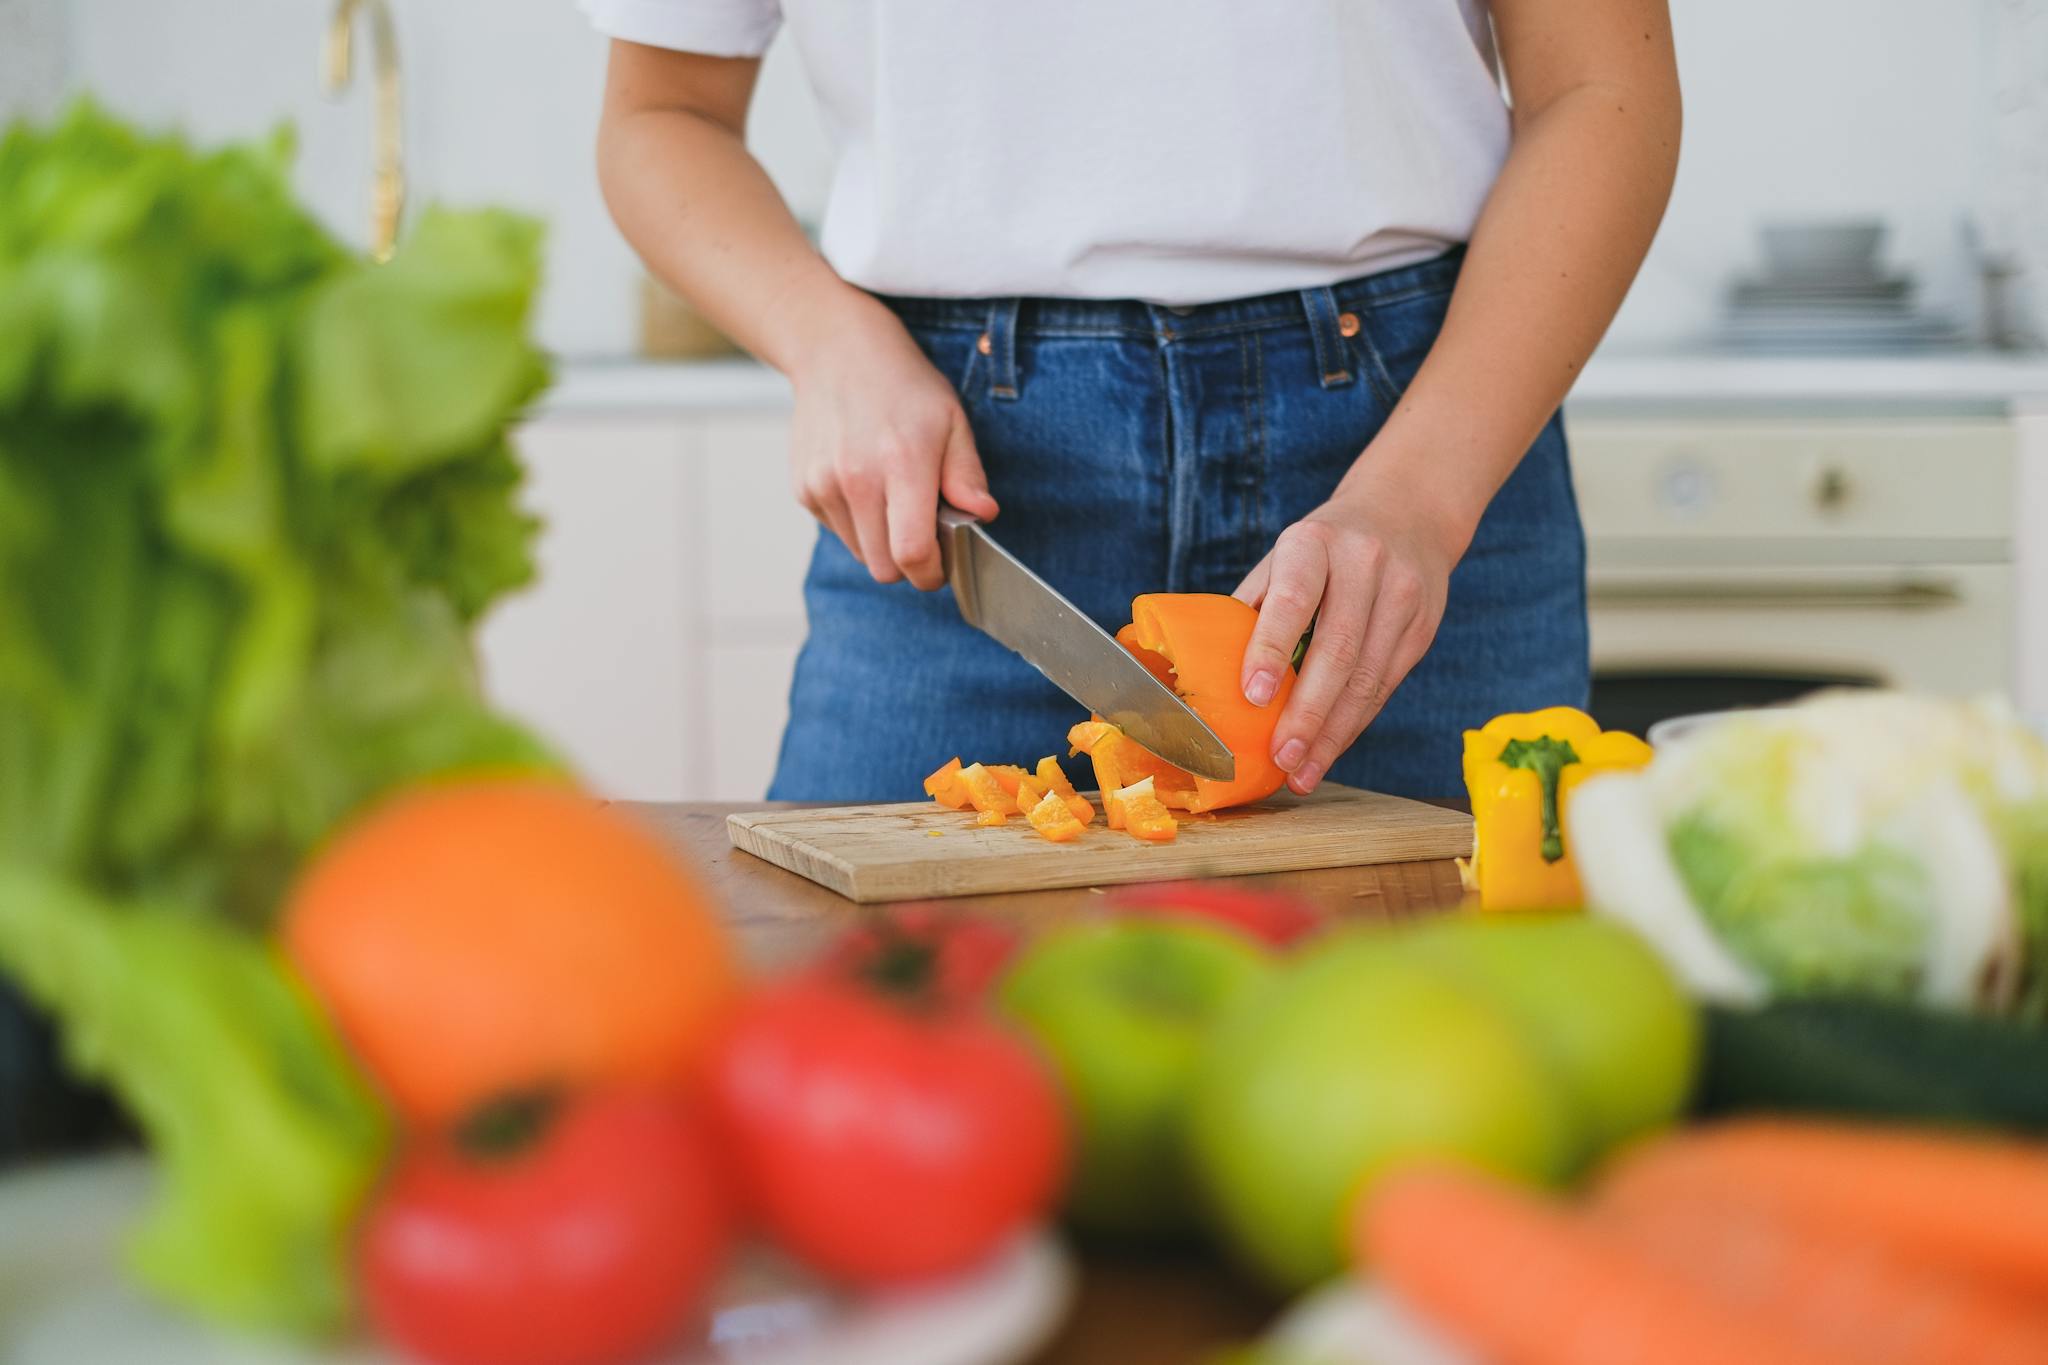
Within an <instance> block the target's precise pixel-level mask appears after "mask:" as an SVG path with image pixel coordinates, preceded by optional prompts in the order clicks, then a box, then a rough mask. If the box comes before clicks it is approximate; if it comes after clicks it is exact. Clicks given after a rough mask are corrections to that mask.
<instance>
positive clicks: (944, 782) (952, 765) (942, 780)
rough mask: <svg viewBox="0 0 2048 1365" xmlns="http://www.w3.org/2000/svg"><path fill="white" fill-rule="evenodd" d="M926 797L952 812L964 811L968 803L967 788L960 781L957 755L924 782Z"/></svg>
mask: <svg viewBox="0 0 2048 1365" xmlns="http://www.w3.org/2000/svg"><path fill="white" fill-rule="evenodd" d="M924 792H925V795H926V796H929V797H931V799H932V800H934V801H936V802H938V803H939V804H940V805H942V806H949V807H951V808H952V809H954V810H966V809H967V807H968V805H969V804H970V802H969V801H968V799H967V788H966V787H965V786H964V785H962V783H961V781H960V759H959V756H958V755H955V756H954V757H952V758H949V759H947V760H946V764H945V766H944V767H942V768H940V769H939V770H938V771H937V772H935V773H933V774H932V775H931V776H930V777H927V778H926V779H925V780H924Z"/></svg>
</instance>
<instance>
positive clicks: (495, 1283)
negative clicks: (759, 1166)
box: [362, 1090, 733, 1365]
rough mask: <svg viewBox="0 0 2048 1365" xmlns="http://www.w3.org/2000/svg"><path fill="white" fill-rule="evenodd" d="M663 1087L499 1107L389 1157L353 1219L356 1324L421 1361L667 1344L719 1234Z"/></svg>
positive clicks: (701, 1170) (710, 1188) (481, 1364)
mask: <svg viewBox="0 0 2048 1365" xmlns="http://www.w3.org/2000/svg"><path fill="white" fill-rule="evenodd" d="M723 1175H724V1172H723V1171H722V1170H721V1169H720V1168H719V1163H718V1160H717V1157H716V1154H715V1152H714V1150H713V1147H712V1144H711V1142H710V1140H709V1139H708V1137H707V1136H706V1135H705V1133H704V1132H703V1129H702V1126H701V1125H700V1124H699V1122H698V1121H697V1118H696V1116H695V1115H694V1114H693V1113H692V1112H691V1111H690V1109H689V1108H688V1106H687V1105H686V1104H685V1103H684V1102H683V1101H681V1100H680V1099H678V1098H677V1097H676V1096H674V1095H672V1094H663V1093H659V1092H652V1091H647V1092H641V1091H633V1090H613V1091H604V1090H600V1091H596V1092H593V1093H591V1094H589V1095H587V1096H585V1097H582V1098H578V1099H573V1100H569V1101H566V1102H563V1103H559V1104H556V1103H549V1102H546V1101H530V1100H522V1101H515V1102H513V1103H511V1104H508V1105H506V1106H503V1107H500V1108H499V1109H497V1110H495V1111H491V1112H488V1113H486V1114H484V1115H481V1116H480V1117H479V1120H478V1122H476V1123H474V1124H472V1125H469V1126H468V1128H467V1130H466V1131H464V1132H462V1133H459V1134H458V1135H457V1136H456V1137H454V1138H452V1139H447V1140H438V1141H437V1140H424V1141H420V1142H418V1143H416V1144H415V1145H414V1147H413V1148H412V1149H411V1150H410V1151H409V1152H408V1153H407V1154H406V1155H405V1157H404V1159H403V1160H402V1161H401V1163H400V1164H399V1167H398V1169H397V1171H396V1172H395V1173H394V1174H393V1176H392V1178H391V1180H390V1181H389V1183H388V1184H387V1185H386V1186H385V1187H384V1189H383V1190H382V1191H381V1192H380V1193H379V1195H378V1198H377V1202H376V1205H375V1207H374V1208H372V1209H371V1211H370V1214H369V1216H368V1218H367V1219H366V1220H365V1222H364V1227H363V1237H362V1263H363V1280H364V1290H363V1292H364V1296H365V1297H366V1299H367V1300H368V1302H369V1308H370V1316H371V1317H372V1319H373V1320H374V1321H375V1322H376V1324H377V1326H378V1327H379V1329H380V1330H381V1331H382V1332H383V1333H384V1335H385V1336H387V1337H388V1338H390V1340H391V1341H393V1342H394V1343H396V1344H398V1345H399V1346H401V1347H403V1348H404V1350H405V1351H406V1353H407V1354H408V1355H409V1356H414V1357H417V1358H419V1359H421V1360H430V1361H433V1362H435V1363H436V1365H565V1362H578V1363H579V1365H583V1363H586V1362H587V1365H603V1363H604V1362H614V1361H621V1362H623V1361H631V1360H637V1359H643V1358H645V1357H648V1356H650V1355H653V1354H654V1353H656V1352H658V1351H660V1350H661V1348H663V1347H664V1346H668V1345H670V1344H672V1343H673V1342H674V1341H675V1339H676V1338H677V1337H678V1335H679V1334H680V1332H681V1329H682V1327H683V1325H684V1323H685V1322H686V1321H687V1320H688V1318H689V1317H690V1316H691V1315H692V1314H693V1313H695V1312H697V1311H698V1310H699V1309H700V1308H701V1307H702V1306H703V1299H704V1295H705V1291H706V1290H707V1289H708V1288H709V1286H710V1283H711V1280H712V1277H713V1275H714V1274H715V1273H716V1271H717V1270H718V1266H719V1261H720V1259H721V1257H722V1256H723V1255H724V1253H725V1250H726V1243H727V1241H728V1239H729V1238H730V1235H731V1232H732V1223H733V1218H732V1210H731V1209H730V1208H729V1207H728V1205H729V1196H728V1192H727V1190H726V1189H725V1186H724V1184H723V1179H722V1178H723Z"/></svg>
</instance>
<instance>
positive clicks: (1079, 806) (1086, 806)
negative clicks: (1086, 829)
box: [1038, 754, 1095, 825]
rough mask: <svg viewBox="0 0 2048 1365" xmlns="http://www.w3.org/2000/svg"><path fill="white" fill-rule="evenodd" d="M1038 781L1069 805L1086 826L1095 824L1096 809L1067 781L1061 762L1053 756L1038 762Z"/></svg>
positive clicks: (1048, 755) (1047, 756)
mask: <svg viewBox="0 0 2048 1365" xmlns="http://www.w3.org/2000/svg"><path fill="white" fill-rule="evenodd" d="M1038 780H1039V781H1040V782H1042V783H1044V784H1045V789H1046V790H1047V791H1050V792H1052V793H1054V794H1056V795H1057V796H1058V797H1059V798H1060V800H1062V801H1064V802H1066V803H1067V809H1068V810H1071V811H1072V812H1074V818H1075V819H1076V820H1079V821H1080V822H1081V823H1082V824H1084V825H1092V824H1094V823H1095V807H1094V805H1093V804H1092V803H1090V801H1089V800H1088V798H1087V797H1085V796H1083V795H1081V793H1079V792H1077V791H1075V790H1074V784H1073V783H1071V782H1069V781H1067V774H1066V773H1065V771H1064V770H1062V769H1061V767H1060V761H1059V760H1058V759H1057V758H1054V757H1053V756H1052V755H1051V754H1047V755H1046V756H1045V757H1044V758H1041V759H1039V760H1038Z"/></svg>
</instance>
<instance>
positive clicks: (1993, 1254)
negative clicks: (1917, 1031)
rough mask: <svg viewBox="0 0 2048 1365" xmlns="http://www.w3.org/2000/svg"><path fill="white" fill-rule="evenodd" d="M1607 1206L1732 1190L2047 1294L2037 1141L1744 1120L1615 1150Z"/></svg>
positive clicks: (2045, 1213)
mask: <svg viewBox="0 0 2048 1365" xmlns="http://www.w3.org/2000/svg"><path fill="white" fill-rule="evenodd" d="M1602 1193H1603V1198H1604V1199H1606V1200H1607V1201H1609V1202H1610V1203H1621V1202H1629V1203H1633V1202H1635V1201H1639V1200H1647V1201H1656V1200H1659V1199H1672V1200H1678V1199H1685V1200H1691V1201H1693V1202H1695V1203H1711V1202H1713V1201H1714V1200H1726V1199H1731V1198H1734V1197H1737V1196H1739V1197H1740V1198H1741V1199H1742V1200H1743V1201H1744V1202H1745V1203H1747V1204H1748V1205H1749V1206H1751V1207H1753V1208H1756V1209H1759V1210H1761V1211H1762V1212H1764V1213H1766V1214H1770V1215H1772V1216H1779V1217H1783V1218H1786V1219H1796V1220H1797V1221H1799V1222H1801V1223H1804V1224H1809V1225H1813V1226H1817V1227H1823V1228H1828V1229H1833V1230H1839V1231H1840V1232H1842V1233H1843V1234H1846V1235H1849V1236H1853V1237H1855V1238H1859V1239H1862V1240H1864V1241H1867V1242H1870V1243H1873V1244H1875V1245H1879V1246H1882V1247H1885V1248H1887V1249H1889V1250H1890V1251H1893V1252H1896V1253H1898V1254H1900V1255H1903V1256H1907V1257H1911V1258H1913V1259H1914V1260H1917V1261H1920V1262H1922V1263H1925V1264H1929V1265H1934V1266H1945V1267H1948V1268H1949V1269H1951V1270H1953V1271H1955V1272H1958V1273H1960V1274H1962V1275H1965V1276H1974V1277H1978V1278H1982V1279H1984V1280H1988V1281H1991V1282H1993V1283H1996V1284H2001V1285H2004V1286H2006V1287H2008V1288H2010V1289H2013V1290H2017V1291H2019V1292H2022V1293H2029V1294H2048V1148H2043V1147H2041V1146H2038V1145H2034V1144H2028V1143H2022V1142H2016V1141H2010V1140H2002V1139H1993V1138H1976V1137H1963V1136H1958V1135H1952V1134H1946V1133H1937V1132H1934V1131H1931V1130H1926V1129H1913V1128H1885V1127H1879V1126H1875V1125H1872V1126H1853V1125H1849V1124H1836V1123H1817V1122H1801V1121H1796V1120H1790V1119H1750V1120H1744V1121H1742V1122H1739V1123H1731V1124H1724V1125H1720V1126H1718V1127H1714V1128H1705V1129H1697V1130H1694V1131H1692V1132H1689V1133H1683V1134H1675V1135H1672V1136H1669V1137H1666V1138H1664V1139H1662V1140H1660V1141H1657V1142H1654V1143H1650V1144H1647V1145H1645V1146H1643V1147H1640V1148H1638V1149H1636V1150H1635V1151H1634V1152H1632V1153H1630V1154H1628V1155H1626V1156H1624V1157H1623V1158H1622V1159H1621V1160H1620V1161H1619V1162H1618V1163H1617V1164H1616V1165H1615V1166H1614V1167H1613V1168H1612V1169H1611V1170H1610V1171H1609V1172H1608V1174H1607V1175H1606V1177H1605V1179H1604V1180H1603V1182H1602Z"/></svg>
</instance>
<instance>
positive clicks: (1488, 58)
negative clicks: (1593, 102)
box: [582, 0, 1508, 304]
mask: <svg viewBox="0 0 2048 1365" xmlns="http://www.w3.org/2000/svg"><path fill="white" fill-rule="evenodd" d="M582 3H583V6H584V8H585V9H586V10H587V11H588V12H589V14H590V15H591V18H592V20H593V21H594V22H595V23H596V25H597V26H598V28H599V29H601V30H602V31H604V32H605V33H607V34H610V35H611V36H613V37H617V38H624V39H628V40H630V41H633V42H637V43H646V44H649V45H652V46H656V47H667V48H676V49H681V50H685V51H691V52H702V53H709V54H713V55H718V56H753V55H757V54H759V53H760V52H762V51H763V50H764V49H765V48H766V47H767V46H768V42H769V39H771V38H772V37H773V36H774V35H775V33H776V30H777V29H778V28H779V27H780V26H781V23H782V21H783V18H784V15H785V14H786V15H787V17H788V21H789V25H790V28H791V31H792V36H793V37H794V38H795V40H796V44H797V47H798V49H799V50H800V53H801V55H802V57H803V61H804V65H805V67H806V69H807V71H808V73H809V77H810V80H811V83H812V86H813V87H814V88H815V90H816V92H817V95H818V100H819V103H820V106H821V107H822V109H823V111H824V116H825V119H826V121H827V123H828V125H829V132H830V134H831V137H832V140H833V143H834V145H835V147H836V149H837V153H838V155H837V161H836V163H835V167H834V172H833V179H832V189H831V197H830V200H829V202H828V206H827V209H826V214H825V221H824V225H823V233H822V246H823V249H824V253H825V256H826V258H827V259H828V260H830V261H831V263H832V265H833V266H834V268H835V269H837V270H838V271H839V273H840V274H841V275H843V276H845V277H846V278H847V279H849V280H851V281H853V282H854V283H855V284H858V285H861V286H864V287H865V288H868V289H872V290H877V291H880V292H883V293H896V294H915V295H932V296H941V297H976V296H983V295H997V296H1001V295H1012V294H1022V295H1053V296H1064V297H1072V298H1139V299H1146V300H1150V301H1152V302H1156V303H1165V304H1195V303H1205V302H1213V301H1215V300H1219V299H1227V298H1236V297H1240V296H1243V295H1248V294H1263V293H1270V292H1273V291H1276V290H1283V289H1301V288H1308V287H1311V286H1315V285H1323V284H1331V283H1334V282H1335V281H1337V280H1340V279H1345V278H1348V277H1350V276H1353V275H1361V274H1366V273H1369V272H1372V271H1376V270H1385V269H1391V268H1393V267H1396V266H1400V265H1405V264H1409V263H1412V262H1414V261H1418V260H1423V259H1426V258H1428V257H1430V256H1433V255H1436V254H1438V253H1439V252H1442V251H1443V250H1445V249H1446V248H1447V247H1449V246H1450V245H1452V244H1454V243H1457V242H1462V241H1464V240H1466V238H1467V237H1468V236H1469V235H1470V233H1471V230H1472V225H1473V222H1474V220H1475V219H1476V218H1477V217H1478V214H1479V209H1480V205H1481V204H1482V203H1483V202H1484V200H1485V198H1486V194H1487V191H1488V190H1489V189H1490V188H1491V187H1492V185H1493V181H1494V177H1495V175H1496V174H1497V173H1498V172H1499V170H1500V165H1501V161H1502V158H1503V157H1505V156H1506V154H1507V146H1508V113H1507V107H1506V103H1505V101H1504V100H1503V98H1502V95H1501V90H1500V83H1499V77H1498V74H1497V67H1496V64H1495V58H1494V46H1493V35H1492V27H1491V21H1490V19H1489V16H1488V12H1487V7H1486V0H1271V2H1270V3H1251V2H1250V0H1028V2H1027V3H997V2H995V0H582Z"/></svg>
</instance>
